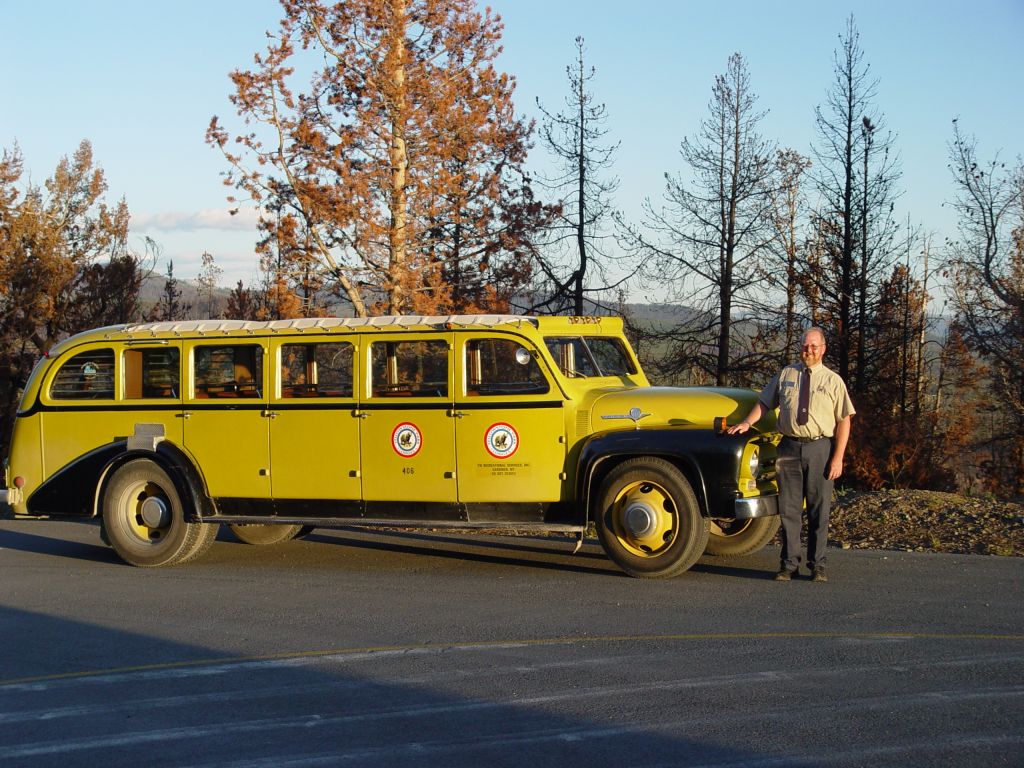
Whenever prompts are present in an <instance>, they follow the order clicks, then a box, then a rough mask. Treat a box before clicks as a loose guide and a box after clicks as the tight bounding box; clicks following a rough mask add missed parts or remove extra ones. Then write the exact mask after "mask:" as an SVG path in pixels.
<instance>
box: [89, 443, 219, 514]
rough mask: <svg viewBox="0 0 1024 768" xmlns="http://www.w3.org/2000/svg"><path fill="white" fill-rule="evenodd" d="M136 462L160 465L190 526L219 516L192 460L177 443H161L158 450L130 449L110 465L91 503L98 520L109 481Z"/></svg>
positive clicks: (100, 480)
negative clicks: (122, 469) (134, 460)
mask: <svg viewBox="0 0 1024 768" xmlns="http://www.w3.org/2000/svg"><path fill="white" fill-rule="evenodd" d="M133 459H149V460H150V461H152V462H155V463H156V464H159V465H160V466H161V467H162V468H163V469H164V470H165V471H166V472H167V474H168V475H169V476H170V478H171V481H172V482H173V483H174V488H175V490H176V491H177V492H178V496H179V497H180V498H181V502H182V507H183V509H184V512H185V520H186V521H187V522H190V523H198V522H201V521H202V519H203V518H204V517H212V516H213V515H216V514H217V510H216V507H215V506H214V504H213V501H212V500H211V499H210V497H209V495H207V493H206V487H205V484H204V482H203V478H202V475H201V474H200V473H199V470H198V469H197V468H196V466H195V464H193V463H192V460H191V459H190V458H189V457H188V455H187V454H186V453H185V452H184V451H183V450H182V449H181V448H180V447H178V446H177V445H175V444H174V443H172V442H169V441H167V440H161V441H160V442H159V443H157V444H156V447H155V450H145V449H143V450H139V449H128V450H125V451H124V452H123V453H120V454H118V455H117V456H115V457H114V458H113V459H111V461H110V462H108V463H107V465H106V466H105V467H104V468H103V471H102V472H101V474H100V476H99V478H98V482H97V483H96V495H95V497H94V498H93V503H92V514H93V516H98V515H100V514H101V513H102V511H103V509H102V504H103V492H104V490H105V489H106V486H107V480H108V479H109V478H110V476H111V475H112V474H113V473H114V472H115V471H116V470H117V469H118V468H119V467H121V466H123V465H125V464H127V463H128V462H129V461H132V460H133Z"/></svg>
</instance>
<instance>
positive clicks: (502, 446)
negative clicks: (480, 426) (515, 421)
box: [484, 421, 519, 459]
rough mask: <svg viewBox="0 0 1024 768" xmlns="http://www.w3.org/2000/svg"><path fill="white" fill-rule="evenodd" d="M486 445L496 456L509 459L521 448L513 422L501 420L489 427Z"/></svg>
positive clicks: (489, 451)
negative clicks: (508, 422) (507, 422)
mask: <svg viewBox="0 0 1024 768" xmlns="http://www.w3.org/2000/svg"><path fill="white" fill-rule="evenodd" d="M484 445H485V446H486V447H487V452H488V453H489V454H491V456H493V457H494V458H496V459H507V458H508V457H509V456H511V455H512V454H513V453H515V452H516V450H517V449H518V448H519V435H518V433H516V430H515V427H513V426H512V425H511V424H505V423H504V422H501V421H499V422H498V423H497V424H492V425H491V426H490V427H488V429H487V434H485V435H484Z"/></svg>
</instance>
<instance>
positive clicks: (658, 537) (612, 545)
mask: <svg viewBox="0 0 1024 768" xmlns="http://www.w3.org/2000/svg"><path fill="white" fill-rule="evenodd" d="M598 499H599V501H598V508H597V510H596V517H597V535H598V538H599V539H600V540H601V545H602V546H603V547H604V550H605V552H606V553H607V554H608V557H609V558H610V559H611V560H612V561H613V562H614V563H615V564H616V565H618V566H619V567H620V568H621V569H622V570H624V571H625V572H626V573H628V574H629V575H630V576H639V577H642V578H668V577H671V576H676V575H678V574H680V573H682V572H683V571H685V570H687V569H688V568H689V567H690V566H692V565H693V564H694V563H696V562H697V560H698V559H700V556H701V555H702V554H704V547H705V545H706V544H707V540H708V521H707V520H705V519H704V518H703V517H702V516H701V514H700V506H699V504H698V503H697V497H696V496H695V495H694V493H693V488H691V487H690V483H689V481H687V479H686V477H684V476H683V473H682V472H680V471H679V469H678V468H677V467H675V466H674V465H672V464H670V463H669V462H667V461H665V460H664V459H659V458H653V457H652V458H637V459H629V460H628V461H624V462H622V463H621V464H619V465H618V466H617V467H615V468H614V469H613V470H612V471H611V472H609V473H608V476H607V477H606V478H605V479H604V482H602V483H601V490H600V492H599V494H598Z"/></svg>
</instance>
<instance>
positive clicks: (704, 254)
mask: <svg viewBox="0 0 1024 768" xmlns="http://www.w3.org/2000/svg"><path fill="white" fill-rule="evenodd" d="M763 117H764V112H761V111H759V110H758V108H757V97H756V95H755V94H754V92H753V91H752V90H751V86H750V74H749V72H748V69H747V63H746V60H745V59H744V58H743V56H742V55H741V54H739V53H736V54H733V55H732V56H730V57H729V61H728V64H727V67H726V71H725V73H724V74H722V75H719V76H717V77H716V78H715V83H714V87H713V89H712V98H711V102H710V104H709V106H708V116H707V117H706V118H705V119H704V120H703V121H702V123H701V126H700V129H699V131H698V133H697V135H696V136H694V137H693V138H686V139H684V140H683V143H682V146H681V149H680V154H681V156H682V158H683V162H684V164H685V165H686V166H687V168H688V169H689V175H688V176H687V177H686V178H684V177H673V176H671V175H669V174H666V181H667V185H666V193H665V198H666V199H665V205H664V207H663V208H662V209H660V210H655V209H654V208H653V206H651V205H650V204H649V203H648V204H647V206H646V210H647V226H648V229H649V230H650V231H651V232H653V236H648V235H646V234H644V233H642V232H640V231H639V230H638V229H636V228H627V230H626V242H627V243H628V245H629V246H630V247H631V248H632V250H633V252H634V253H636V254H637V255H638V256H639V257H640V260H641V262H642V263H644V265H645V268H646V278H647V279H649V280H652V281H656V282H657V283H658V284H659V285H660V286H664V287H667V288H669V289H670V293H671V295H672V296H673V297H674V298H675V299H677V300H678V301H680V302H683V303H685V304H687V305H688V306H689V307H691V308H692V309H693V310H695V311H694V312H692V313H690V314H689V315H688V316H687V317H684V318H682V319H681V322H680V323H679V324H678V325H677V326H675V327H673V328H671V329H669V330H667V331H664V332H662V333H661V342H662V343H663V344H667V345H669V353H668V355H667V356H666V357H665V358H664V359H663V361H662V363H661V366H660V367H661V368H662V369H663V371H664V372H665V373H667V374H669V375H673V376H677V377H678V376H680V375H682V374H684V373H685V372H687V371H689V370H691V369H692V368H694V367H695V368H696V369H697V370H699V371H700V372H702V374H703V376H706V377H708V378H710V379H711V380H712V381H714V382H716V383H717V384H719V385H725V384H729V383H740V382H741V381H742V380H743V377H744V375H745V372H749V371H750V370H752V369H753V368H756V367H757V366H758V364H759V361H761V360H762V359H763V358H764V357H765V356H766V352H765V351H763V350H757V349H753V348H751V345H749V344H744V343H743V339H742V338H741V336H740V334H739V333H737V331H736V329H735V328H734V321H733V317H734V315H738V314H740V313H743V312H745V311H749V310H750V309H751V308H753V307H755V306H756V305H757V302H756V301H754V299H753V297H752V293H753V292H754V291H755V290H756V289H757V284H758V282H759V276H760V273H759V270H758V268H757V267H758V263H759V260H760V259H761V258H762V257H763V256H764V255H765V253H766V250H767V248H768V247H769V244H770V243H771V241H772V240H773V238H774V232H773V231H772V226H771V198H770V195H769V194H768V187H769V185H768V183H767V182H768V179H769V176H770V175H771V173H772V160H773V158H774V155H775V147H774V145H773V144H772V143H771V142H769V141H767V140H765V139H764V138H762V136H761V135H760V133H759V132H758V126H759V124H760V122H761V120H762V118H763Z"/></svg>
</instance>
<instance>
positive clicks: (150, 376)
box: [124, 347, 181, 400]
mask: <svg viewBox="0 0 1024 768" xmlns="http://www.w3.org/2000/svg"><path fill="white" fill-rule="evenodd" d="M180 375H181V374H180V371H179V366H178V350H177V349H176V348H175V347H157V348H154V349H129V350H125V353H124V396H125V399H128V400H134V399H136V398H143V397H169V398H177V397H178V393H179V392H180V391H181V390H180V389H179V381H180Z"/></svg>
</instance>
